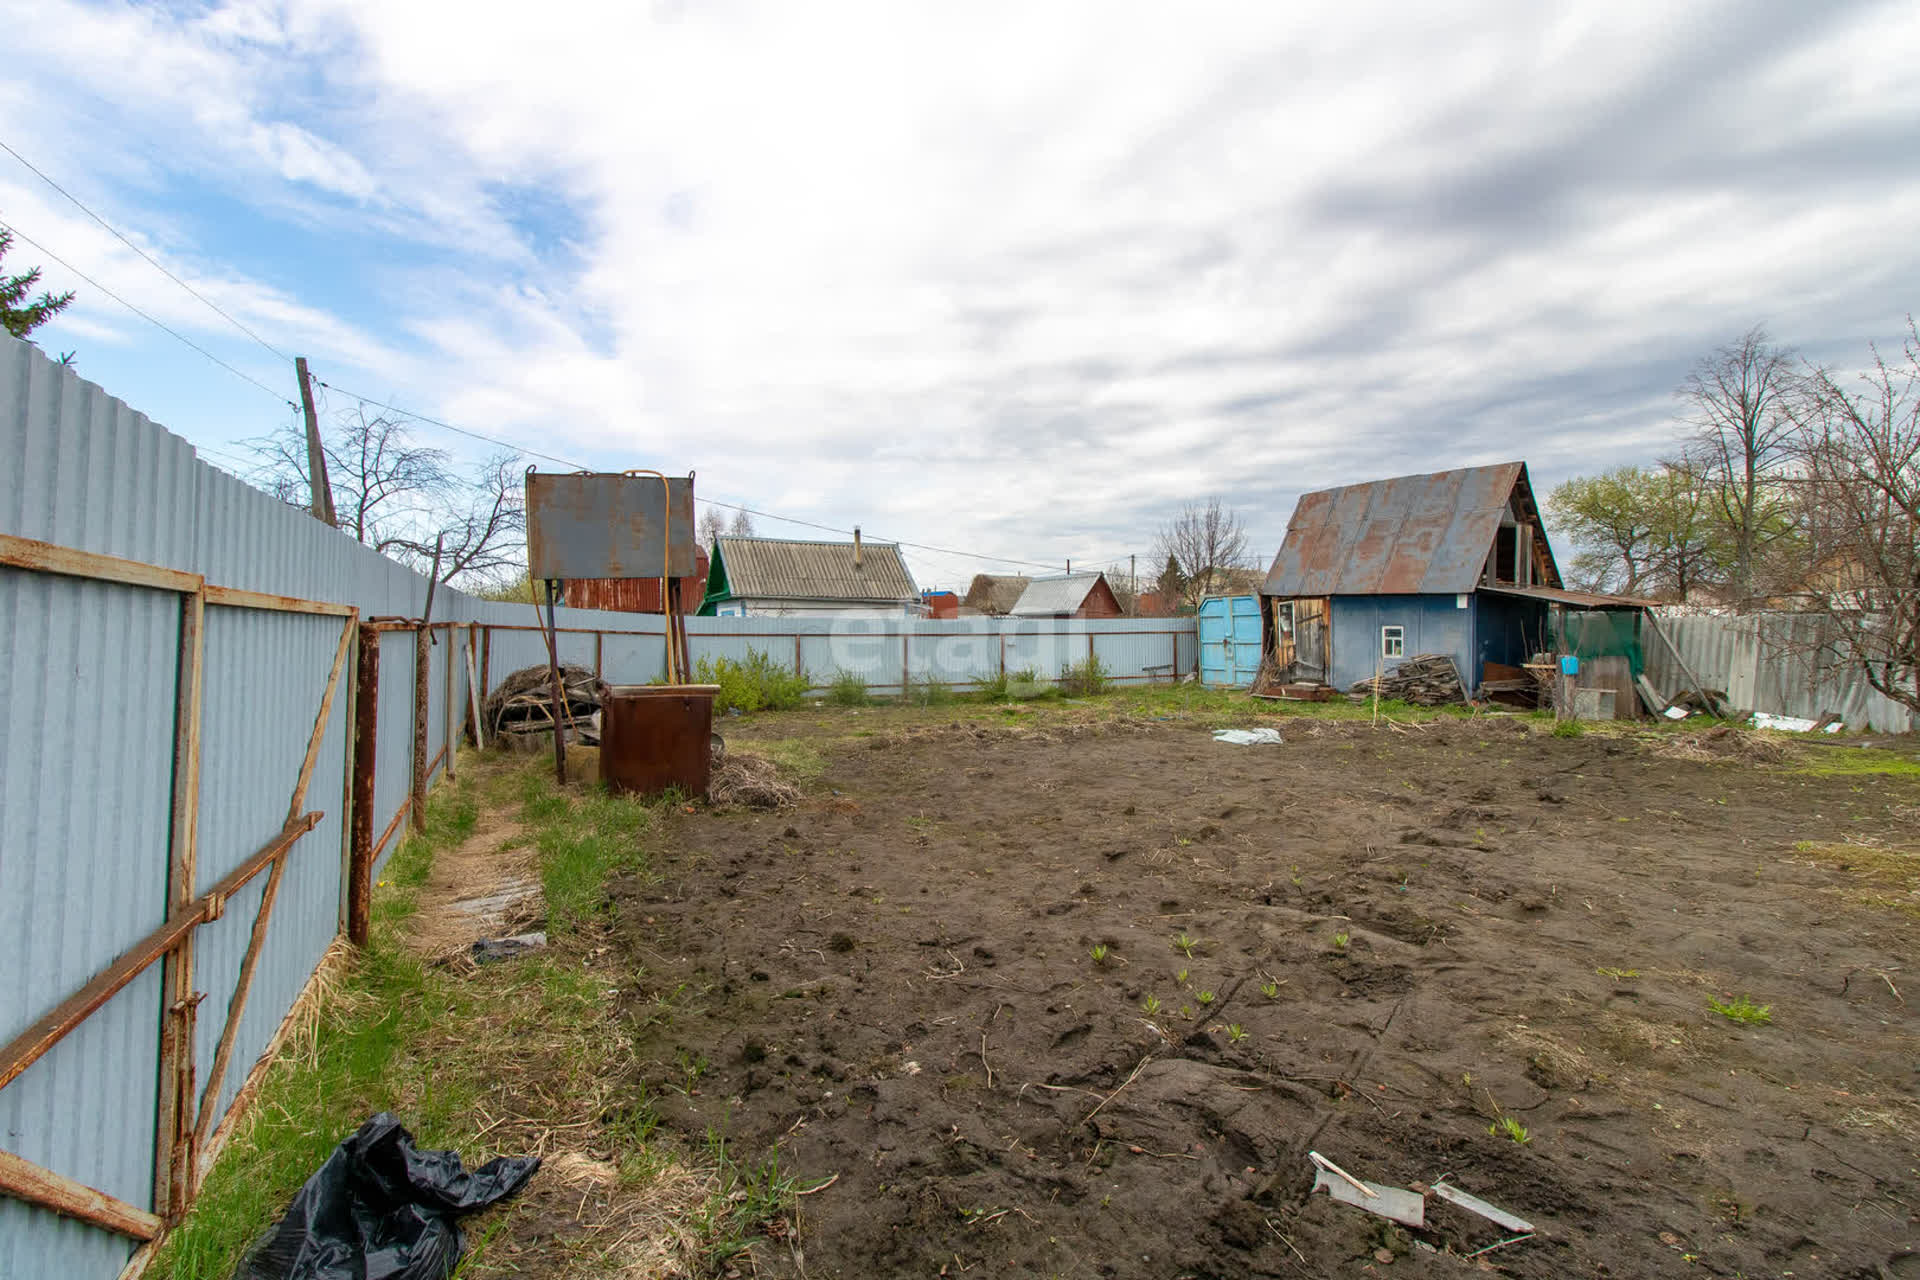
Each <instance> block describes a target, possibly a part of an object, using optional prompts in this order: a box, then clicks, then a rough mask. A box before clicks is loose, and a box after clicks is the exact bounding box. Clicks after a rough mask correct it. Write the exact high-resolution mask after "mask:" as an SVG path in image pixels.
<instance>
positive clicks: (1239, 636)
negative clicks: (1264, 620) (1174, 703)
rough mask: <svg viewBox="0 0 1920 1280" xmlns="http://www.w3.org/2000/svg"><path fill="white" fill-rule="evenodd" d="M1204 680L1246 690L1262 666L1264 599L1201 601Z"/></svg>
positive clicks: (1216, 597)
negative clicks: (1261, 631)
mask: <svg viewBox="0 0 1920 1280" xmlns="http://www.w3.org/2000/svg"><path fill="white" fill-rule="evenodd" d="M1198 624H1199V632H1200V683H1202V684H1207V685H1213V686H1215V687H1217V688H1225V689H1244V688H1246V687H1247V686H1249V685H1251V684H1252V683H1253V677H1254V673H1255V672H1257V671H1259V669H1260V599H1259V597H1257V596H1209V597H1208V598H1207V599H1205V600H1202V601H1201V602H1200V616H1199V619H1198Z"/></svg>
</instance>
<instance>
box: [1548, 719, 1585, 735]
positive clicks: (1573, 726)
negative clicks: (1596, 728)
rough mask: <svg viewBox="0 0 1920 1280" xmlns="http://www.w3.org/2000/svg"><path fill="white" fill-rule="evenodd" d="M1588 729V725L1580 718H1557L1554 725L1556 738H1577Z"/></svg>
mask: <svg viewBox="0 0 1920 1280" xmlns="http://www.w3.org/2000/svg"><path fill="white" fill-rule="evenodd" d="M1586 731H1587V727H1586V726H1585V725H1583V724H1581V723H1580V722H1579V721H1578V720H1557V721H1555V722H1554V725H1553V736H1554V737H1556V738H1577V737H1579V736H1580V735H1581V734H1583V733H1585V732H1586Z"/></svg>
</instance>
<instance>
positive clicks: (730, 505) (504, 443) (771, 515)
mask: <svg viewBox="0 0 1920 1280" xmlns="http://www.w3.org/2000/svg"><path fill="white" fill-rule="evenodd" d="M314 382H315V383H317V384H318V385H320V386H322V387H325V388H327V389H328V390H329V391H338V392H339V393H340V394H341V395H343V396H352V397H353V398H354V399H356V400H359V401H361V402H362V403H364V404H370V405H374V406H376V407H377V408H381V409H386V410H389V411H390V412H393V413H398V414H404V415H406V416H407V417H409V418H414V419H416V420H418V421H420V422H426V423H430V424H432V425H433V426H436V427H439V428H441V429H442V430H445V431H451V432H453V433H454V434H455V435H462V436H466V437H468V438H469V439H473V440H481V441H484V442H486V443H487V444H493V445H498V446H500V447H501V448H503V449H512V450H514V451H515V452H518V453H524V454H526V455H528V456H529V457H534V458H541V459H544V460H545V461H547V462H557V463H559V464H560V465H561V466H563V467H568V468H571V469H572V470H574V471H591V470H592V468H591V467H588V466H586V465H585V464H584V463H580V462H574V461H572V460H570V459H567V458H561V457H557V456H555V455H553V454H551V453H542V452H541V451H540V450H538V449H529V448H527V447H526V446H524V445H519V444H515V443H514V442H513V441H511V440H503V439H501V438H500V437H498V436H490V435H488V434H486V433H485V432H483V431H474V430H472V429H470V428H467V427H457V426H455V425H454V424H453V423H451V422H446V421H443V420H442V419H439V418H434V417H429V416H428V415H426V414H424V413H416V412H414V411H413V410H412V409H403V408H401V407H400V406H399V405H396V404H389V403H388V402H386V401H384V400H376V399H375V398H374V397H372V396H369V395H363V394H362V393H360V392H358V391H354V390H352V389H351V388H348V387H342V386H338V385H336V384H334V383H331V382H328V381H326V380H325V379H324V378H315V379H314ZM700 501H701V502H704V503H706V504H707V505H708V506H710V507H725V508H726V509H727V510H728V511H744V512H746V513H747V514H748V515H750V516H759V517H761V518H763V519H767V520H778V521H780V522H782V523H784V524H793V525H799V526H801V527H802V528H807V529H817V530H819V531H820V532H822V533H836V534H840V535H842V536H843V537H852V536H853V530H851V529H842V528H839V527H837V526H835V525H830V524H821V523H820V522H818V521H817V520H803V519H801V518H800V517H798V516H783V515H780V514H779V513H778V512H773V511H763V510H761V509H759V508H758V507H749V506H747V505H745V504H744V503H739V502H723V501H721V500H719V499H717V498H701V499H700ZM871 536H873V537H874V539H875V541H879V542H894V543H896V544H897V545H899V546H903V547H912V548H913V549H914V550H916V551H925V552H929V553H932V554H935V555H950V556H959V557H961V558H963V559H967V560H990V561H992V562H994V563H995V564H1018V565H1026V566H1028V567H1031V568H1035V569H1051V568H1053V565H1052V564H1043V563H1041V562H1040V561H1038V560H1021V559H1017V558H1015V557H1013V556H993V555H986V554H984V553H982V552H977V551H960V550H956V549H954V548H952V547H935V546H929V545H927V544H926V543H922V542H908V541H906V540H905V539H899V538H882V537H879V536H878V535H871Z"/></svg>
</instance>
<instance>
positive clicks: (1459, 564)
mask: <svg viewBox="0 0 1920 1280" xmlns="http://www.w3.org/2000/svg"><path fill="white" fill-rule="evenodd" d="M1516 495H1517V498H1516ZM1516 501H1517V504H1518V506H1519V507H1520V511H1521V518H1522V519H1524V520H1527V521H1528V522H1530V523H1531V524H1532V525H1533V531H1534V537H1535V539H1536V540H1537V545H1538V546H1539V547H1540V549H1541V550H1542V551H1543V553H1544V557H1543V558H1544V560H1545V562H1546V568H1547V572H1548V575H1549V581H1547V582H1544V583H1541V584H1540V585H1542V586H1549V587H1558V586H1559V585H1560V571H1559V569H1558V567H1557V566H1555V564H1554V562H1553V551H1552V549H1551V547H1550V546H1549V545H1548V543H1547V535H1546V531H1545V529H1544V528H1542V526H1541V521H1540V511H1539V504H1538V503H1536V502H1535V501H1534V497H1533V487H1532V485H1530V484H1529V483H1528V481H1527V464H1526V463H1524V462H1502V463H1499V464H1498V465H1495V466H1491V467H1463V468H1459V469H1457V470H1453V471H1435V472H1432V473H1430V474H1427V475H1419V476H1397V477H1395V478H1394V479H1391V480H1375V481H1372V482H1370V483H1367V484H1350V485H1346V486H1344V487H1342V488H1339V489H1322V490H1319V491H1318V492H1315V493H1308V494H1303V495H1302V496H1301V498H1300V502H1299V504H1298V505H1297V506H1295V507H1294V509H1293V519H1292V520H1290V521H1288V522H1287V540H1286V541H1285V542H1284V543H1282V544H1281V547H1280V554H1279V555H1278V556H1276V557H1274V561H1273V568H1272V570H1271V571H1270V572H1269V573H1268V574H1267V581H1266V584H1265V586H1263V587H1262V588H1261V590H1262V591H1263V592H1265V594H1267V595H1270V596H1331V595H1397V594H1409V595H1424V594H1430V593H1459V592H1466V591H1472V590H1474V589H1475V588H1476V587H1477V586H1479V584H1480V577H1481V572H1482V570H1483V569H1484V568H1485V566H1486V562H1487V553H1488V551H1489V550H1490V549H1491V548H1492V546H1493V539H1494V535H1495V534H1496V533H1498V532H1499V529H1500V521H1501V519H1502V517H1503V516H1505V515H1506V514H1507V512H1508V510H1509V503H1510V502H1516Z"/></svg>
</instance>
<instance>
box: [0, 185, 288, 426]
mask: <svg viewBox="0 0 1920 1280" xmlns="http://www.w3.org/2000/svg"><path fill="white" fill-rule="evenodd" d="M0 228H4V229H5V230H7V231H10V232H12V233H13V234H14V235H16V236H19V237H20V238H21V239H22V240H24V241H26V242H27V243H28V244H30V245H32V246H33V247H34V248H35V249H38V250H39V251H40V252H41V253H44V254H46V255H47V256H48V257H49V258H52V259H53V260H54V261H55V262H57V263H59V264H60V265H61V266H63V267H65V268H66V269H67V270H69V271H71V272H73V274H74V275H76V276H79V277H80V278H81V279H82V280H84V281H86V282H87V283H88V284H89V285H91V286H93V287H94V288H95V289H98V290H99V291H100V292H101V293H104V294H106V295H107V296H108V297H109V298H112V299H113V300H114V301H115V302H117V303H119V304H120V305H121V306H123V307H125V308H126V309H127V310H129V311H131V312H133V314H135V315H137V316H139V317H140V318H141V319H142V320H145V321H146V322H147V323H148V324H150V325H152V326H154V327H155V328H156V329H159V330H161V331H163V332H165V333H167V334H170V335H172V336H173V337H174V338H177V339H179V340H180V341H181V342H184V343H186V344H187V345H188V346H190V347H192V348H193V349H194V350H195V351H198V352H199V353H200V354H201V355H203V356H205V357H206V358H207V359H209V360H211V361H213V362H214V363H215V364H217V365H219V366H220V367H221V368H222V369H225V370H226V371H227V372H228V373H230V374H232V375H233V376H234V377H236V378H241V379H244V380H245V381H247V382H251V383H252V384H253V385H254V386H256V387H258V388H260V389H261V390H262V391H264V392H266V393H267V394H268V395H270V396H272V397H273V398H274V399H275V400H278V401H280V403H282V404H292V403H293V401H291V400H289V399H287V398H286V397H285V396H284V395H282V394H280V393H279V392H278V391H275V390H274V389H273V388H272V387H270V386H268V385H267V384H266V383H264V382H262V381H260V379H258V378H256V377H254V376H253V375H252V374H250V373H242V372H241V371H240V370H238V369H236V368H234V367H233V366H232V365H230V364H228V363H227V362H226V361H225V360H222V359H221V358H220V357H219V356H217V355H215V354H213V352H211V351H209V350H207V349H206V348H205V347H203V346H201V345H200V344H199V343H197V342H195V341H194V340H193V339H192V338H189V337H186V336H185V335H184V334H182V333H180V332H179V331H178V330H175V329H171V328H169V327H168V326H166V325H164V324H162V323H161V322H160V321H158V320H155V319H154V318H153V317H152V316H150V315H148V314H147V313H146V312H144V311H142V310H141V309H140V308H138V307H136V306H134V305H133V304H132V303H131V302H128V301H127V300H126V299H125V298H123V297H121V296H120V295H119V294H117V293H115V292H114V291H113V290H111V289H109V288H107V286H105V285H103V284H101V283H100V282H99V281H98V280H95V279H94V278H93V277H92V276H90V275H88V274H87V273H86V272H84V271H82V270H80V268H78V267H76V266H74V265H73V264H72V263H71V262H68V261H67V260H66V259H65V258H63V257H61V256H60V255H59V254H57V253H55V252H54V251H53V250H51V249H49V248H47V246H45V245H43V244H41V243H40V242H39V241H38V240H35V239H34V238H33V237H32V236H30V235H28V234H27V233H26V232H24V231H22V230H20V228H19V227H17V226H12V225H10V224H8V223H6V222H4V221H0Z"/></svg>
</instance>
